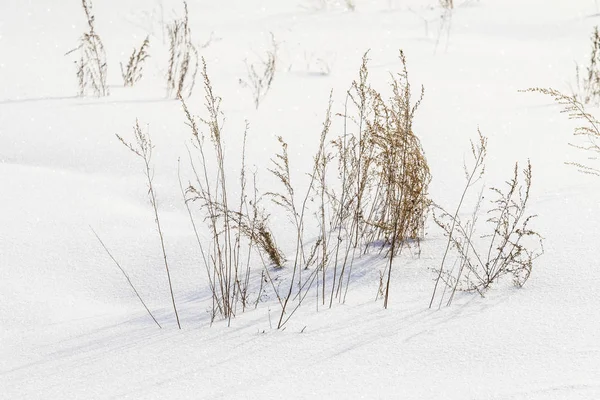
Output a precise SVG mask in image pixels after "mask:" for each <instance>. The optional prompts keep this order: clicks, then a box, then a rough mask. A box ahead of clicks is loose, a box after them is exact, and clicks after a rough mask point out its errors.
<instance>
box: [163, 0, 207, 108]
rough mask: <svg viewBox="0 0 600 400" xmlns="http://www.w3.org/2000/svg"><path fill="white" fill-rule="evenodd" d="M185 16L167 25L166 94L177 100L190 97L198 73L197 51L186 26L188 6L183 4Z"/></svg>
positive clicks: (185, 3)
mask: <svg viewBox="0 0 600 400" xmlns="http://www.w3.org/2000/svg"><path fill="white" fill-rule="evenodd" d="M183 7H184V10H185V15H184V17H183V18H181V19H176V20H174V21H172V22H171V23H170V24H168V25H167V32H168V35H169V68H168V72H167V94H168V96H172V95H173V93H175V97H176V98H178V99H181V98H183V97H184V96H185V97H189V96H191V95H192V92H193V90H194V85H195V84H196V74H197V73H198V60H199V59H198V50H197V49H196V47H195V46H194V44H193V43H192V32H191V30H190V27H189V25H188V22H189V19H188V6H187V2H185V1H184V2H183Z"/></svg>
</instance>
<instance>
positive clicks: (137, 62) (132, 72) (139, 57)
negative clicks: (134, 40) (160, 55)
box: [121, 36, 150, 86]
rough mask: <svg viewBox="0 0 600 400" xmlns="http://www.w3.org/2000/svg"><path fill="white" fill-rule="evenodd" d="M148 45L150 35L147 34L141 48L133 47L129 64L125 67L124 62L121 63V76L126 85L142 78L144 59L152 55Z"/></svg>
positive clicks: (131, 84)
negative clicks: (149, 53)
mask: <svg viewBox="0 0 600 400" xmlns="http://www.w3.org/2000/svg"><path fill="white" fill-rule="evenodd" d="M148 46H150V37H149V36H146V39H144V41H143V42H142V44H141V46H140V48H139V49H135V48H134V49H133V52H132V53H131V56H129V62H128V63H127V66H126V67H125V68H123V63H121V76H122V77H123V85H124V86H133V85H134V84H136V83H137V82H138V81H139V80H140V79H142V70H143V68H144V61H146V59H147V58H148V57H150V56H149V55H148Z"/></svg>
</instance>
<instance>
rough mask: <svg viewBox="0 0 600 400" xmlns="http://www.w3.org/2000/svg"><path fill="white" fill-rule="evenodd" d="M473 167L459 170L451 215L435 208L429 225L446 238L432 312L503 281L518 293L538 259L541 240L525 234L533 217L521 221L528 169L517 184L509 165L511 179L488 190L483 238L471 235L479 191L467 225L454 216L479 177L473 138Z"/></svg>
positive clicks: (481, 163) (478, 148) (482, 152)
mask: <svg viewBox="0 0 600 400" xmlns="http://www.w3.org/2000/svg"><path fill="white" fill-rule="evenodd" d="M471 151H472V155H473V166H472V169H471V170H470V171H469V170H467V169H466V168H465V173H466V178H467V182H466V185H465V189H464V191H463V194H462V196H461V199H460V201H459V203H458V206H457V208H456V211H455V212H454V213H452V214H451V213H449V212H447V211H445V210H444V209H443V208H442V207H441V206H439V205H436V206H435V210H437V211H438V212H437V213H435V212H434V220H435V222H436V223H437V225H438V226H439V227H441V228H442V229H443V231H444V233H445V235H446V236H447V238H448V242H447V246H446V250H445V252H444V256H443V258H442V263H441V266H440V268H439V270H438V276H437V279H436V284H435V287H434V290H433V294H432V297H431V301H430V303H429V306H430V307H432V306H433V302H434V301H435V299H436V297H439V307H441V305H442V302H443V301H444V299H445V298H446V294H447V291H449V294H448V296H449V297H448V300H447V303H446V304H447V305H450V304H451V303H452V300H453V299H454V296H455V293H456V292H457V291H475V292H478V293H479V294H480V295H482V296H483V295H484V294H485V292H486V291H487V290H488V289H489V288H490V287H491V286H492V285H493V284H494V283H496V282H498V281H499V280H500V278H502V277H503V276H506V275H509V276H511V277H512V280H513V284H514V285H515V286H517V287H522V286H523V285H524V284H525V282H527V280H528V279H529V277H530V275H531V272H532V269H533V262H534V261H535V260H536V259H537V258H538V257H539V256H541V255H542V253H543V243H542V237H541V236H540V235H539V234H538V233H537V232H536V231H534V230H532V229H531V228H530V223H531V221H532V220H533V219H534V218H535V217H536V216H535V215H526V209H527V204H528V201H529V195H530V189H531V176H532V169H531V163H529V162H527V167H526V168H525V169H524V170H523V171H522V178H521V179H520V178H519V166H518V163H515V167H514V170H513V174H512V177H511V179H510V180H508V181H507V182H506V186H505V188H504V189H501V188H497V187H492V188H490V189H489V190H490V191H491V192H492V200H491V202H490V204H491V205H490V209H489V210H488V211H487V214H488V219H487V220H486V223H487V226H488V227H491V230H490V231H489V233H487V234H484V235H483V236H480V237H477V236H476V235H475V232H476V229H477V222H478V216H479V212H480V210H481V206H482V202H483V192H484V190H483V188H482V189H481V192H480V193H479V196H478V197H477V201H476V204H475V207H474V210H473V212H472V213H471V216H470V217H469V219H467V220H465V221H463V220H462V219H461V218H460V217H459V211H460V209H461V207H462V205H463V201H464V200H465V196H466V194H467V191H469V189H471V188H472V187H473V186H474V185H475V183H476V182H477V181H479V180H480V178H481V177H482V176H483V174H484V171H485V156H486V152H487V138H485V137H484V136H483V135H481V133H479V141H478V142H477V143H476V144H473V143H471ZM451 250H452V251H454V252H455V254H456V255H457V257H456V260H455V262H454V264H453V266H452V268H449V267H447V265H446V261H447V260H448V257H449V255H450V251H451ZM440 282H443V283H444V284H445V288H444V290H443V292H442V293H441V294H440V293H438V288H439V284H440Z"/></svg>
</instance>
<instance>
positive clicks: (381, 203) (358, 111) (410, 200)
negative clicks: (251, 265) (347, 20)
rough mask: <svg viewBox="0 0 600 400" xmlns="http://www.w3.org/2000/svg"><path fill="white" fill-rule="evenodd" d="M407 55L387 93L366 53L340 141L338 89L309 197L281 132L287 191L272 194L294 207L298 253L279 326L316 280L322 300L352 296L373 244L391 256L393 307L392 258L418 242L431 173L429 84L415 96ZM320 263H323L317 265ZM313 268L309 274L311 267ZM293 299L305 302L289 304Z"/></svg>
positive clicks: (279, 162)
mask: <svg viewBox="0 0 600 400" xmlns="http://www.w3.org/2000/svg"><path fill="white" fill-rule="evenodd" d="M400 61H401V63H402V66H403V68H402V70H401V72H400V73H398V74H396V75H392V82H391V85H390V86H391V96H390V97H389V99H387V100H385V99H384V96H382V95H381V94H380V93H379V92H378V91H376V90H375V89H373V88H371V87H370V86H369V84H368V73H369V71H368V65H367V64H368V57H367V54H365V55H364V57H363V61H362V65H361V68H360V71H359V78H358V80H357V81H355V82H353V84H352V86H351V88H350V90H349V91H348V93H347V97H346V104H345V106H344V113H343V114H342V115H341V116H342V118H343V124H344V131H343V133H342V134H341V135H340V136H339V137H337V138H335V139H334V140H333V141H332V142H331V141H330V140H329V139H328V138H329V131H330V129H331V107H332V97H331V96H330V101H329V106H328V109H327V112H326V117H325V121H324V123H323V130H322V132H321V136H320V139H319V145H318V148H317V152H316V154H315V156H314V157H313V167H312V171H311V172H310V173H309V177H310V181H309V185H308V188H307V191H306V193H305V194H304V197H303V200H302V198H300V200H302V201H301V202H300V201H298V199H297V198H296V191H295V189H296V188H295V186H294V183H293V181H292V177H291V175H290V160H289V156H288V145H287V143H286V142H285V141H284V140H283V139H282V138H279V141H280V143H281V152H280V153H279V154H277V155H276V156H275V158H274V159H273V168H272V169H271V172H272V174H273V175H274V176H275V177H276V178H277V180H278V181H279V182H280V183H281V185H282V190H281V191H280V192H277V193H270V195H271V197H272V199H273V201H274V202H275V203H276V204H277V205H278V206H280V207H282V208H283V209H284V210H285V211H286V212H287V214H288V215H289V218H290V220H291V221H292V224H293V225H294V227H295V231H296V255H295V257H294V259H293V271H292V276H291V280H290V286H289V288H288V289H287V293H286V294H284V295H283V296H282V297H281V298H282V303H283V304H282V313H281V315H280V320H279V324H278V327H279V328H281V327H282V326H283V325H285V324H286V322H287V321H288V320H289V318H291V316H292V315H293V314H294V312H295V311H296V309H297V308H298V307H299V306H300V305H301V303H302V301H303V299H304V297H305V296H306V295H307V293H308V292H309V290H310V288H311V287H312V286H313V284H314V283H315V282H316V284H317V296H318V297H319V296H320V297H321V299H320V301H319V299H318V302H320V303H321V304H323V305H325V304H328V305H329V307H331V306H332V304H333V300H334V299H338V301H339V302H342V301H344V299H345V298H346V295H347V292H348V287H349V283H350V277H351V274H352V267H353V265H354V261H355V260H356V259H357V258H358V257H360V256H361V255H362V254H364V253H365V252H367V251H368V249H369V248H378V249H379V252H381V253H384V254H385V256H386V257H388V258H389V262H388V264H387V268H386V270H385V271H383V272H381V283H382V285H381V286H382V290H381V291H382V293H383V297H384V307H386V308H387V306H388V300H389V294H390V280H391V269H392V261H393V260H394V258H395V257H396V256H398V255H399V254H400V253H401V251H402V248H404V247H405V246H407V245H408V243H409V242H416V243H418V241H419V240H420V238H422V237H423V230H424V223H425V218H426V215H427V210H428V208H429V204H430V201H429V199H428V197H427V189H428V185H429V182H430V180H431V174H430V171H429V167H428V164H427V160H426V158H425V155H424V152H423V149H422V147H421V143H420V140H419V139H418V137H417V136H416V135H415V134H414V131H413V119H414V117H415V113H416V111H417V109H418V107H419V104H420V102H421V99H422V96H423V89H421V93H420V97H419V99H418V100H417V101H416V102H414V103H413V102H412V98H411V86H410V83H409V79H408V71H407V66H406V58H405V56H404V53H403V52H402V51H401V52H400ZM335 167H337V169H336V168H335ZM332 175H336V176H335V177H333V176H332ZM309 199H310V201H309ZM315 205H316V206H315ZM309 213H312V214H313V215H314V216H315V218H316V221H317V222H318V224H319V236H318V237H317V238H316V239H315V240H313V241H312V244H311V245H310V246H308V245H307V240H306V239H305V237H304V226H305V218H306V216H307V215H308V214H309ZM291 261H292V260H290V264H291ZM313 266H316V268H313V269H312V270H310V268H311V267H313ZM307 270H308V271H309V272H308V276H306V274H307V273H303V271H307ZM303 274H304V276H303ZM290 299H296V300H297V303H296V305H295V306H294V307H293V308H292V309H291V310H288V309H289V304H288V303H289V301H290Z"/></svg>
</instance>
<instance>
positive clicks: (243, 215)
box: [182, 59, 284, 322]
mask: <svg viewBox="0 0 600 400" xmlns="http://www.w3.org/2000/svg"><path fill="white" fill-rule="evenodd" d="M201 74H202V78H203V82H204V92H205V97H204V98H205V104H204V105H205V110H206V113H207V114H208V116H207V117H205V118H199V119H197V118H195V117H194V116H192V114H191V113H190V111H189V109H188V107H187V105H186V103H185V102H184V101H183V99H182V105H183V110H184V113H185V116H186V120H187V125H188V126H189V127H190V129H191V133H192V144H193V146H194V147H193V152H192V151H191V152H190V164H191V168H192V171H193V176H194V179H193V181H192V182H191V183H190V185H189V186H188V187H187V189H185V190H184V189H183V187H182V192H183V193H184V196H185V201H186V205H187V204H188V203H190V202H196V203H198V204H199V205H200V210H201V211H202V213H203V215H204V221H206V222H207V227H208V229H209V233H210V236H211V243H210V245H209V246H204V245H203V244H202V242H201V241H200V239H199V235H198V230H197V228H196V224H195V222H194V218H193V215H192V213H191V211H190V218H191V221H192V224H193V226H194V231H195V232H196V236H197V238H198V245H199V246H200V250H201V253H202V257H203V262H204V264H205V267H206V270H207V274H208V279H209V284H210V289H211V292H212V300H213V303H212V304H213V305H212V320H214V319H215V318H216V317H217V316H220V317H222V318H224V319H227V320H228V321H229V322H230V321H231V319H232V318H233V317H235V315H236V313H237V308H238V305H241V307H242V311H244V310H245V309H246V307H248V306H249V305H250V296H249V295H250V293H249V284H250V274H251V268H250V253H251V251H252V250H253V249H257V250H258V252H259V254H260V255H261V257H262V255H263V254H266V255H267V257H268V259H269V260H270V262H271V263H272V265H273V266H275V267H277V268H281V267H282V265H283V263H284V257H283V253H282V252H281V250H279V248H278V247H277V244H276V242H275V239H274V237H273V235H272V233H271V230H270V229H269V227H268V219H269V218H268V215H267V214H266V213H265V212H264V210H263V209H262V208H261V207H260V206H259V199H257V194H256V193H257V190H256V183H255V182H256V180H254V201H251V202H250V201H248V196H247V191H248V189H247V186H248V182H247V179H246V166H245V148H246V139H247V132H248V125H246V129H245V131H244V134H243V137H242V143H243V146H242V148H243V150H242V151H243V153H242V157H241V159H242V165H241V172H240V176H239V188H240V192H239V197H238V200H237V203H234V201H233V200H232V199H231V198H230V195H229V192H228V181H229V180H230V177H229V174H228V173H227V170H228V169H227V168H226V157H225V152H224V138H223V135H222V131H221V129H222V125H223V116H222V113H221V98H220V97H218V96H217V95H216V94H215V93H214V91H213V86H212V83H211V81H210V78H209V76H208V72H207V66H206V62H205V61H204V59H202V71H201ZM203 128H204V129H203ZM203 131H204V132H206V137H205V134H204V133H203ZM205 139H208V141H209V142H210V145H211V146H210V147H208V148H207V146H206V145H205ZM213 167H214V168H216V171H215V173H214V174H211V172H209V171H211V169H212V168H213ZM188 210H189V209H188ZM244 238H245V239H246V243H245V245H243V239H244ZM264 267H265V268H264V271H263V273H262V274H261V279H262V278H263V277H265V276H266V277H267V278H268V280H269V281H270V282H271V283H273V280H272V279H271V278H270V273H269V270H268V268H267V267H268V266H267V265H266V264H265V266H264ZM261 286H262V284H261ZM260 292H262V288H261V289H260V290H259V294H258V297H257V300H256V302H258V301H259V298H260V296H261V293H260ZM255 304H256V303H255Z"/></svg>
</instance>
